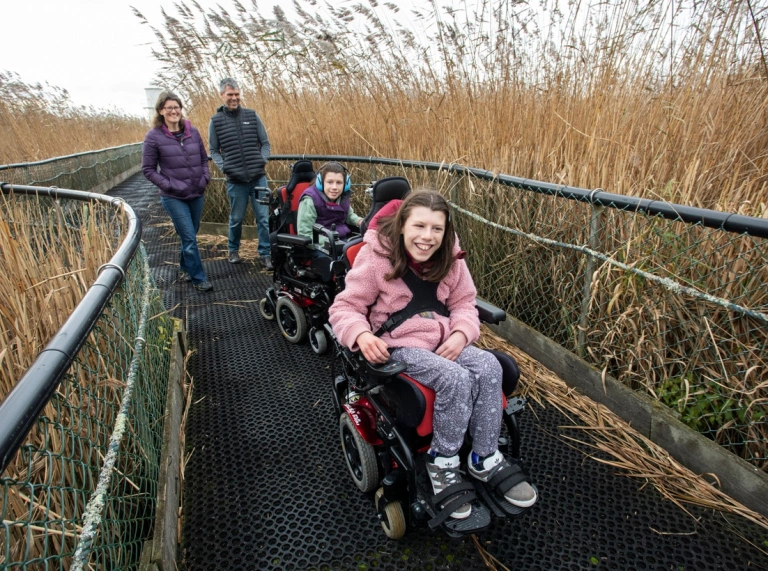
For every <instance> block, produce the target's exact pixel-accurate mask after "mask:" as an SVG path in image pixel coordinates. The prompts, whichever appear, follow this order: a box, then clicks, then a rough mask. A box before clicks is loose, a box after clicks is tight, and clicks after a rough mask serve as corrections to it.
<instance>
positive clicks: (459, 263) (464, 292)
mask: <svg viewBox="0 0 768 571" xmlns="http://www.w3.org/2000/svg"><path fill="white" fill-rule="evenodd" d="M454 270H455V271H456V272H457V275H456V283H455V284H453V285H452V286H451V289H450V294H449V295H448V300H447V303H446V305H447V306H448V310H449V311H450V312H451V317H450V320H451V333H453V332H454V331H461V332H462V333H463V334H464V335H465V336H466V337H467V344H468V345H470V344H472V343H474V342H475V341H477V340H478V339H479V338H480V318H479V317H478V315H477V308H476V307H475V299H476V298H477V289H476V288H475V282H474V281H473V280H472V275H471V274H470V273H469V268H468V267H467V263H466V262H465V261H464V260H463V259H459V260H456V261H455V262H454Z"/></svg>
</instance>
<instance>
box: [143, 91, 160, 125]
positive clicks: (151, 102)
mask: <svg viewBox="0 0 768 571" xmlns="http://www.w3.org/2000/svg"><path fill="white" fill-rule="evenodd" d="M161 91H163V88H162V87H145V88H144V93H146V95H147V106H146V107H145V108H144V109H146V110H147V120H148V121H152V119H153V118H154V116H155V103H157V98H158V97H160V92H161Z"/></svg>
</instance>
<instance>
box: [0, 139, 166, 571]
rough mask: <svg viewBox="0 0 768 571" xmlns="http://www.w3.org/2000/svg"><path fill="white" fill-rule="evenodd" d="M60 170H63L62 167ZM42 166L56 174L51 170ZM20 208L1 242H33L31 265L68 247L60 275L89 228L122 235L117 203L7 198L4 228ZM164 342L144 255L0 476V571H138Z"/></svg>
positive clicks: (154, 484) (157, 439)
mask: <svg viewBox="0 0 768 571" xmlns="http://www.w3.org/2000/svg"><path fill="white" fill-rule="evenodd" d="M139 148H140V147H139ZM94 154H95V153H94ZM124 158H125V156H124V155H121V156H119V157H117V158H115V162H114V163H113V165H112V167H110V168H104V169H103V170H102V171H101V172H102V174H103V176H105V177H110V178H111V177H113V176H115V175H117V174H120V173H119V172H118V167H117V165H118V164H121V161H123V160H124ZM139 158H140V155H136V154H135V153H134V160H133V164H128V165H123V166H126V168H131V167H132V166H135V165H136V164H137V160H138V159H139ZM69 160H70V159H69V158H66V159H65V161H64V162H63V163H62V166H61V170H69V169H70V167H71V163H70V162H69ZM47 163H49V167H48V168H52V169H53V170H55V167H51V166H50V165H52V164H54V163H55V162H54V161H47ZM120 168H122V167H120ZM2 174H4V173H1V172H0V175H2ZM0 178H2V177H0ZM54 178H56V177H54ZM6 180H7V179H6ZM59 180H61V178H60V177H59ZM94 180H95V184H99V183H100V182H101V181H100V180H98V179H94ZM23 182H27V181H26V180H24V181H23ZM92 182H93V181H91V182H88V185H91V184H92ZM16 184H19V183H16ZM19 201H25V202H26V203H27V204H28V208H27V211H26V212H27V214H30V215H29V216H27V217H26V218H25V220H24V221H21V220H10V223H9V227H10V235H11V236H12V238H14V239H20V238H21V237H22V236H23V235H24V232H25V231H27V230H28V231H29V235H30V236H36V237H37V238H38V239H39V240H38V241H37V246H38V248H37V249H38V250H40V251H39V252H37V253H36V255H38V256H39V258H38V260H39V261H40V263H45V261H46V260H47V259H49V258H50V256H51V252H50V248H61V244H63V243H67V244H72V245H73V246H74V247H72V248H71V249H69V255H68V257H67V258H66V262H65V263H66V264H69V265H70V266H71V270H72V271H65V272H62V273H63V274H64V275H69V274H72V275H73V276H74V275H77V274H78V268H80V267H81V266H83V265H87V264H85V263H84V262H83V260H81V259H78V256H79V255H82V256H83V257H85V256H86V255H87V253H88V251H89V249H90V244H89V243H88V242H87V240H86V239H84V238H83V236H85V237H87V236H89V235H92V232H90V233H89V231H85V232H82V231H81V230H82V227H83V226H85V225H95V228H96V231H98V233H99V234H100V235H101V236H107V240H111V241H112V243H113V244H119V243H120V241H121V240H122V237H123V236H124V234H125V228H124V224H125V216H123V215H122V213H121V212H120V210H119V209H118V208H115V204H100V203H89V204H88V205H87V206H84V205H83V203H82V202H76V201H67V200H64V199H61V198H59V199H52V198H37V197H23V196H17V195H15V194H14V195H12V196H10V197H8V198H7V199H6V200H3V201H2V204H1V205H0V206H1V207H2V208H3V210H4V212H3V219H4V220H9V219H10V215H9V212H8V210H9V208H10V205H11V204H16V203H18V202H19ZM106 258H107V259H108V258H109V256H108V255H107V256H106ZM104 261H106V260H104ZM7 262H8V259H6V260H5V263H7ZM106 265H109V264H106ZM64 269H67V270H68V269H70V268H64ZM19 271H21V270H20V269H19ZM12 275H13V274H12V273H10V274H9V276H12ZM57 277H59V278H60V277H61V276H57ZM4 329H6V328H5V327H4ZM172 335H173V323H172V321H171V320H170V319H169V318H168V317H167V316H165V315H164V308H163V306H162V303H161V300H160V297H159V293H158V292H157V290H156V289H155V288H154V285H153V283H152V279H151V275H150V271H149V266H148V263H147V255H146V252H145V250H144V248H143V246H141V247H139V249H138V250H137V251H136V253H135V255H134V256H133V259H132V260H131V262H130V265H129V266H128V268H127V271H125V278H124V279H123V280H122V283H121V284H120V286H119V287H118V289H117V290H116V291H115V293H114V294H113V295H112V297H111V299H110V300H109V302H108V303H107V305H106V306H105V307H104V309H103V310H101V312H100V313H99V314H97V319H96V322H95V325H94V326H93V327H92V328H91V330H90V332H89V333H87V337H86V338H85V339H84V343H83V344H82V346H81V347H80V349H79V351H78V352H77V354H76V356H75V358H74V361H73V363H72V364H71V365H70V367H69V368H68V370H67V373H66V374H65V375H64V377H63V379H62V380H61V381H60V383H59V384H58V386H57V387H56V388H55V391H54V392H53V395H52V396H51V398H50V400H49V401H48V403H47V404H46V405H45V407H44V409H43V411H42V413H41V414H40V415H39V416H38V417H37V420H36V422H35V424H34V426H33V428H32V430H31V431H30V432H29V434H28V435H27V436H26V439H25V440H24V443H23V444H22V446H21V447H20V449H19V450H18V452H17V453H16V455H15V457H13V458H12V459H11V461H10V463H9V464H8V466H7V467H6V469H5V471H4V472H3V474H2V477H0V515H2V527H0V568H2V569H6V568H7V569H83V568H99V569H131V568H137V567H138V564H139V559H140V555H141V550H142V548H143V546H144V543H145V541H146V540H147V538H148V537H149V536H150V535H151V533H152V529H153V525H154V521H155V504H156V498H157V492H158V489H157V488H158V478H159V472H160V466H159V463H160V453H161V447H162V434H163V424H164V412H165V410H164V409H165V398H166V391H167V383H168V378H169V370H170V346H171V340H172ZM15 346H16V347H20V345H19V344H18V343H17V344H16V345H15ZM11 350H13V347H12V348H11ZM8 357H9V354H6V355H5V358H6V359H8ZM6 363H7V361H6ZM21 372H23V371H21ZM7 429H8V427H0V430H7Z"/></svg>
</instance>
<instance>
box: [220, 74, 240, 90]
mask: <svg viewBox="0 0 768 571" xmlns="http://www.w3.org/2000/svg"><path fill="white" fill-rule="evenodd" d="M227 87H229V88H231V89H237V90H238V91H239V90H240V86H239V85H238V84H237V82H236V81H235V80H234V79H232V78H231V77H225V78H224V79H222V80H221V81H220V82H219V93H224V92H225V91H226V90H227Z"/></svg>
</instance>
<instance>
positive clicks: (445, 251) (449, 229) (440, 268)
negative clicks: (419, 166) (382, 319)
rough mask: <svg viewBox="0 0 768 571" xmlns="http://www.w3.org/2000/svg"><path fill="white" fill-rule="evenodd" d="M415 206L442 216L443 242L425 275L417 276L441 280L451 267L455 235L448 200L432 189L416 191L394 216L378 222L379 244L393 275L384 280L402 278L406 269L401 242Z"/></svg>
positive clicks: (403, 248) (429, 279)
mask: <svg viewBox="0 0 768 571" xmlns="http://www.w3.org/2000/svg"><path fill="white" fill-rule="evenodd" d="M418 206H425V207H427V208H429V209H430V210H433V211H435V212H442V213H444V214H445V233H444V234H443V243H442V244H440V248H438V250H437V252H435V253H434V254H432V257H431V258H430V259H429V262H428V263H427V264H426V268H425V271H424V273H422V274H421V276H420V277H421V278H422V279H425V280H427V281H430V282H439V281H442V279H443V278H444V277H445V276H447V275H448V272H449V271H450V269H451V266H452V265H453V261H454V260H453V247H454V245H455V244H456V233H455V231H454V229H453V219H452V217H451V209H450V206H448V201H446V200H445V198H443V197H442V196H441V195H440V193H439V192H437V191H435V190H416V191H414V192H412V193H411V194H409V195H408V196H407V197H406V198H405V200H404V201H403V203H402V204H401V205H400V208H399V209H398V210H397V212H396V213H395V214H394V215H392V216H387V217H385V218H382V219H381V220H380V221H379V243H380V244H381V245H382V247H384V248H385V249H388V250H389V261H390V262H392V272H391V273H389V274H387V275H386V276H384V278H385V279H386V280H387V281H390V280H394V279H397V278H399V277H401V276H402V275H403V274H404V273H405V272H406V270H407V269H408V260H409V258H408V252H407V251H406V249H405V243H404V242H403V227H404V226H405V221H406V220H408V217H409V216H410V215H411V211H412V210H413V209H414V208H416V207H418Z"/></svg>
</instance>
